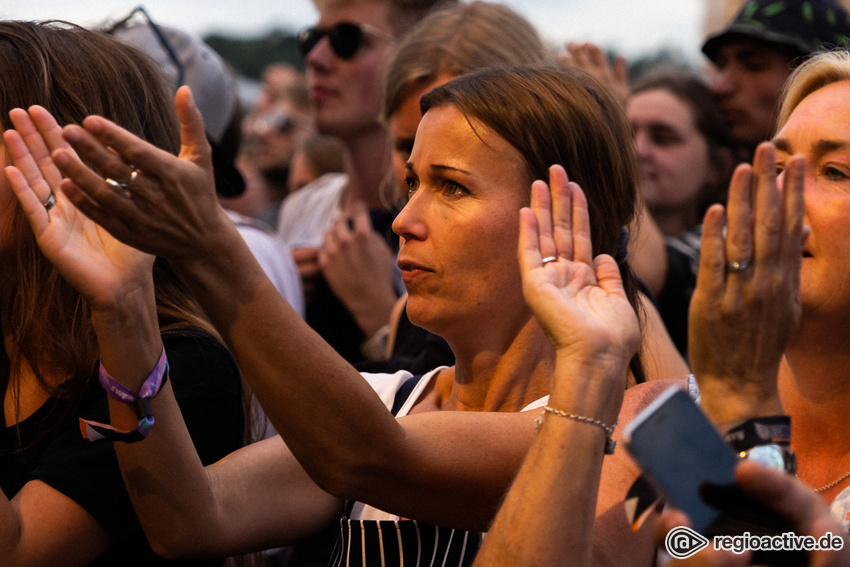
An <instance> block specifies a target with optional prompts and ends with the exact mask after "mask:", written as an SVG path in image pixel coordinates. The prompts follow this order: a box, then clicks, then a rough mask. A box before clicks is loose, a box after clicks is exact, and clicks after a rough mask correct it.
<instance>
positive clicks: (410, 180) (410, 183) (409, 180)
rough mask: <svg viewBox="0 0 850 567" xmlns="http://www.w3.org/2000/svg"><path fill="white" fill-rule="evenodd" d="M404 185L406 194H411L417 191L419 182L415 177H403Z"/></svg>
mask: <svg viewBox="0 0 850 567" xmlns="http://www.w3.org/2000/svg"><path fill="white" fill-rule="evenodd" d="M404 184H405V185H407V192H408V193H413V192H414V191H416V190H417V189H419V180H418V179H416V178H415V177H405V178H404Z"/></svg>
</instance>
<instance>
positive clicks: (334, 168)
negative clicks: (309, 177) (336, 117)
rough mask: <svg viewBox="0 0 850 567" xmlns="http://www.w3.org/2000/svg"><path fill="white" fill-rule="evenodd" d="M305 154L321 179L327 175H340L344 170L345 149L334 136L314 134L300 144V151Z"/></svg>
mask: <svg viewBox="0 0 850 567" xmlns="http://www.w3.org/2000/svg"><path fill="white" fill-rule="evenodd" d="M296 151H300V152H302V153H303V154H304V157H305V158H306V159H307V163H309V164H310V168H311V169H312V170H313V173H315V174H316V176H317V177H321V176H322V175H324V174H326V173H338V172H342V171H343V169H344V164H343V154H344V153H345V148H344V147H343V145H342V142H340V141H339V139H338V138H334V137H333V136H325V135H324V134H319V133H313V134H310V135H309V136H307V137H306V138H305V139H304V140H303V141H302V142H301V143H300V144H298V149H297V150H296Z"/></svg>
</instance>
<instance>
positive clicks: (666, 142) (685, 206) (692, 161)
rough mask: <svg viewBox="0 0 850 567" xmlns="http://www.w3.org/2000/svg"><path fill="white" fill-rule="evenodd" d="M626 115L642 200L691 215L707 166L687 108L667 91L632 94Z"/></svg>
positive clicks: (654, 206)
mask: <svg viewBox="0 0 850 567" xmlns="http://www.w3.org/2000/svg"><path fill="white" fill-rule="evenodd" d="M626 114H627V115H628V117H629V122H631V124H632V130H633V131H634V137H635V149H636V152H637V157H638V171H639V175H640V191H641V195H642V196H643V199H644V201H645V202H646V204H647V205H648V206H649V207H650V209H661V210H668V211H676V210H682V211H687V212H688V213H692V211H693V207H694V201H695V199H696V198H697V195H698V194H699V191H700V189H701V188H702V187H703V186H704V185H705V184H706V183H707V182H708V181H709V175H710V174H711V166H710V159H709V154H708V144H707V143H706V140H705V138H704V137H703V136H702V134H701V133H700V132H699V130H697V127H696V124H695V123H694V117H693V115H692V114H691V111H690V109H689V108H688V106H687V105H686V104H685V103H684V102H682V101H681V100H679V99H678V98H677V97H675V96H673V95H672V94H671V93H670V92H669V91H666V90H661V89H656V90H648V91H643V92H640V93H638V94H636V95H633V96H631V97H630V98H629V101H628V103H627V105H626Z"/></svg>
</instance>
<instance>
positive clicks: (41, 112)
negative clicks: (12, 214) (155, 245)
mask: <svg viewBox="0 0 850 567" xmlns="http://www.w3.org/2000/svg"><path fill="white" fill-rule="evenodd" d="M10 117H11V119H12V122H13V124H14V125H15V130H7V131H6V132H5V133H4V134H3V139H4V141H5V143H6V149H7V152H8V154H9V155H10V157H11V158H12V162H13V164H14V165H13V166H8V167H6V175H7V178H8V179H9V183H10V185H11V186H12V189H13V191H14V192H15V195H16V196H17V198H18V200H19V201H20V203H21V207H22V209H23V211H24V213H25V215H26V217H27V220H28V221H29V223H30V226H31V227H32V230H33V233H34V234H35V237H36V241H37V242H38V246H39V248H40V249H41V251H42V253H43V254H44V256H45V257H46V258H47V259H48V260H50V262H51V263H53V264H54V265H55V266H56V268H57V269H58V270H59V272H60V273H61V274H62V276H63V277H64V278H65V279H66V280H67V281H68V282H69V283H70V284H71V285H73V286H74V287H75V288H76V289H77V290H78V291H79V292H80V294H81V295H82V296H83V297H84V298H85V299H86V300H87V301H88V302H89V303H90V305H91V307H92V308H94V309H97V308H99V307H108V306H111V305H115V304H116V303H117V302H120V301H121V299H122V298H123V297H124V296H125V295H126V294H127V293H129V292H130V291H131V290H132V289H133V288H134V287H137V286H140V285H144V284H145V282H148V281H149V280H150V278H151V276H150V273H151V267H152V265H153V260H154V258H153V257H152V256H149V255H147V254H144V253H142V252H139V251H138V250H135V249H134V248H131V247H129V246H126V245H124V244H122V243H120V242H119V241H117V240H116V239H115V238H113V237H112V236H111V235H110V234H109V233H108V232H106V230H104V229H103V228H101V227H99V226H98V225H96V224H95V223H94V222H92V221H91V220H89V219H88V218H87V217H86V216H85V215H84V214H82V213H81V212H80V211H79V210H77V208H76V207H74V205H73V204H72V203H71V202H70V201H69V200H68V199H67V197H65V195H64V194H63V193H62V191H61V190H60V189H59V187H60V183H61V181H62V175H61V173H60V172H59V170H58V168H57V167H56V166H55V165H54V163H53V160H52V159H51V157H50V154H51V152H52V151H54V150H56V149H59V148H64V149H66V150H68V151H73V150H71V149H70V146H69V145H68V144H67V143H66V142H65V141H64V139H63V138H62V135H61V128H60V127H59V125H58V124H57V123H56V121H55V120H54V119H53V117H52V116H51V115H50V114H49V113H48V112H47V111H46V110H45V109H43V108H41V107H32V108H30V109H29V113H28V112H26V111H24V110H22V109H15V110H13V111H12V112H11V113H10ZM51 195H52V196H53V199H55V205H53V206H50V207H49V208H48V206H46V205H45V203H48V199H49V198H50V197H51Z"/></svg>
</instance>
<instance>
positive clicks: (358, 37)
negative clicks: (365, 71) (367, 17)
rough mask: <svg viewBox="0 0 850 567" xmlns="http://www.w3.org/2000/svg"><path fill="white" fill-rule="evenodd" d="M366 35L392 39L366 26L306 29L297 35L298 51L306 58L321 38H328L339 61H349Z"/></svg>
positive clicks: (338, 25)
mask: <svg viewBox="0 0 850 567" xmlns="http://www.w3.org/2000/svg"><path fill="white" fill-rule="evenodd" d="M366 34H369V35H373V36H375V37H378V38H381V39H386V40H388V41H392V37H390V36H389V35H388V34H386V33H384V32H382V31H381V30H379V29H378V28H376V27H373V26H370V25H368V24H352V23H348V22H342V23H339V24H337V25H335V26H333V27H331V28H329V29H322V28H307V29H304V30H301V32H300V33H299V34H298V51H299V52H300V53H301V57H307V54H308V53H310V52H311V51H312V50H313V48H314V47H316V44H317V43H319V42H320V41H321V40H322V38H323V37H325V36H328V38H329V39H330V42H331V49H333V52H334V53H335V54H336V56H337V57H339V58H340V59H351V58H352V57H354V56H355V55H356V54H357V51H358V50H359V49H360V47H361V46H362V45H363V38H364V36H365V35H366Z"/></svg>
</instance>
